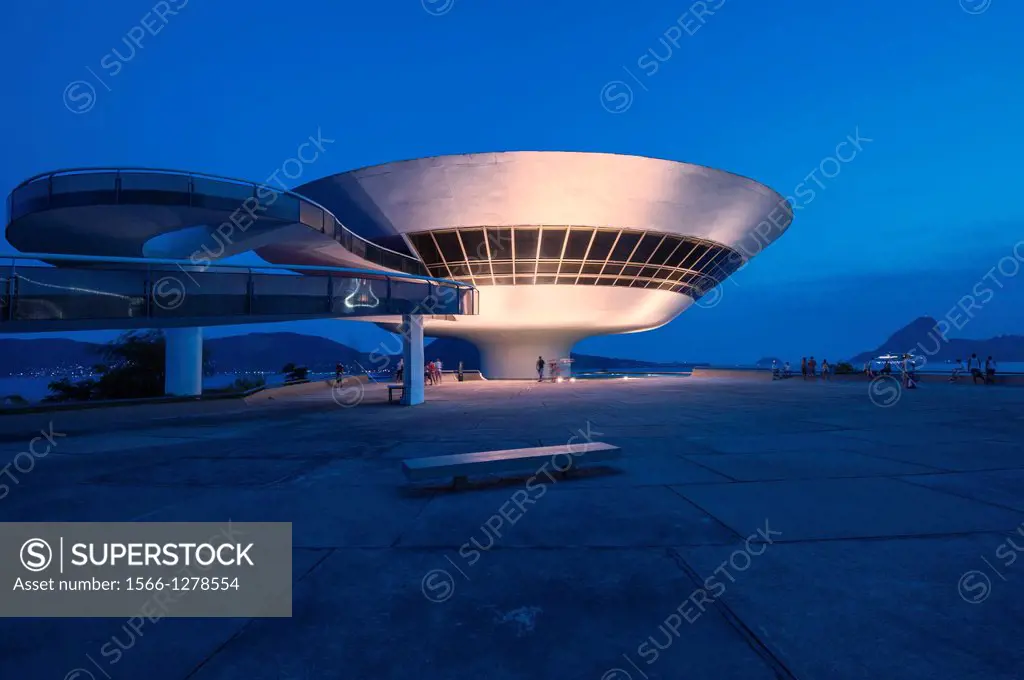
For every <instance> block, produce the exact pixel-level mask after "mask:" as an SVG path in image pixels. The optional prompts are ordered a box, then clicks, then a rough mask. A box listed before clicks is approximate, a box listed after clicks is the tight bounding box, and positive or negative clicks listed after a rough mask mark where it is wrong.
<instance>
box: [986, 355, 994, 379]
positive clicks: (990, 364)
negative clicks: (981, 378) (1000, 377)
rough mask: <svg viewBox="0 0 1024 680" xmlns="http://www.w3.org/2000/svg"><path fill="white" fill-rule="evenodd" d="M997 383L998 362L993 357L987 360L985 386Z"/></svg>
mask: <svg viewBox="0 0 1024 680" xmlns="http://www.w3.org/2000/svg"><path fill="white" fill-rule="evenodd" d="M995 381H996V360H995V359H993V358H992V357H989V358H988V359H985V384H989V383H994V382H995Z"/></svg>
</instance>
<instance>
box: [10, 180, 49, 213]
mask: <svg viewBox="0 0 1024 680" xmlns="http://www.w3.org/2000/svg"><path fill="white" fill-rule="evenodd" d="M49 207H50V180H49V179H48V178H42V179H38V180H36V181H34V182H31V183H29V184H26V185H25V186H21V187H18V188H17V189H15V190H14V192H13V193H12V194H11V219H12V220H16V219H18V218H20V217H24V216H25V215H27V214H29V213H33V212H37V211H40V210H46V209H47V208H49Z"/></svg>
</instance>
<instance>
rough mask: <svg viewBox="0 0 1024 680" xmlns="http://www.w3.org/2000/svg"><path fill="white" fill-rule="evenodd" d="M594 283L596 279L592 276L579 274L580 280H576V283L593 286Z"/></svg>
mask: <svg viewBox="0 0 1024 680" xmlns="http://www.w3.org/2000/svg"><path fill="white" fill-rule="evenodd" d="M595 283H597V279H595V278H594V277H593V276H581V277H580V280H579V281H577V282H576V285H578V286H593V285H594V284H595Z"/></svg>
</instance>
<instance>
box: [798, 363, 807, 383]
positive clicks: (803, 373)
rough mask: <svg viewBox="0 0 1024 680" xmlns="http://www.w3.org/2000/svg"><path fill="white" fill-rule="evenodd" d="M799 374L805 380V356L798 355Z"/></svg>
mask: <svg viewBox="0 0 1024 680" xmlns="http://www.w3.org/2000/svg"><path fill="white" fill-rule="evenodd" d="M800 375H801V377H803V379H804V380H807V357H800Z"/></svg>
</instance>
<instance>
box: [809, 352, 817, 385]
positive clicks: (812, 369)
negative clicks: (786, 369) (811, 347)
mask: <svg viewBox="0 0 1024 680" xmlns="http://www.w3.org/2000/svg"><path fill="white" fill-rule="evenodd" d="M807 373H808V375H810V376H811V379H812V380H813V379H816V378H817V377H818V362H817V361H815V360H814V357H811V358H810V359H808V360H807Z"/></svg>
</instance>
